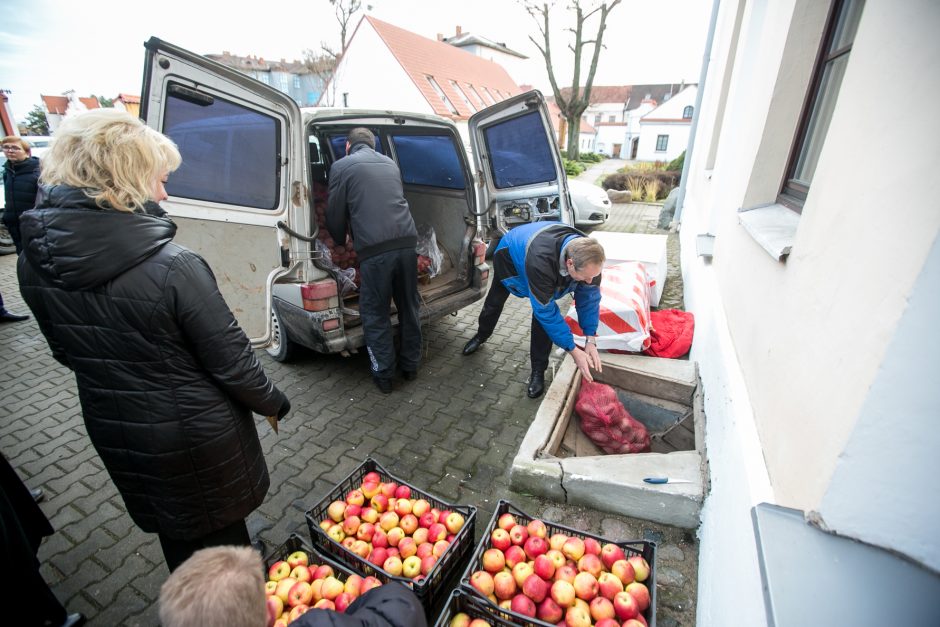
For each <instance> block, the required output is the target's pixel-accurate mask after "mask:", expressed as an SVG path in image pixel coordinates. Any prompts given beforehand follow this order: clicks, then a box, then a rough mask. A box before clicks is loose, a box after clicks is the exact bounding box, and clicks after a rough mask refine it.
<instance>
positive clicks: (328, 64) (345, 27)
mask: <svg viewBox="0 0 940 627" xmlns="http://www.w3.org/2000/svg"><path fill="white" fill-rule="evenodd" d="M327 1H328V2H329V3H330V4H331V5H332V6H333V13H334V15H335V16H336V22H337V24H339V40H340V47H339V50H336V49H335V48H333V47H332V46H330V45H329V44H327V43H326V42H325V41H321V42H320V52H314V51H313V50H309V49H308V50H304V65H306V66H307V69H309V70H310V72H311V73H312V74H313V75H314V76H316V77H317V78H318V79H319V80H320V84H321V85H322V86H323V89H324V91H325V92H326V93H324V94H323V96H321V98H320V102H321V103H322V104H324V105H326V106H330V107H331V106H333V105H334V104H336V103H335V102H334V101H335V100H336V98H335V96H336V94H335V93H332V91H331V90H330V89H329V86H330V85H331V79H332V78H333V72H334V71H335V70H336V65H337V64H338V63H339V58H340V56H342V54H343V53H344V52H346V46H347V45H348V43H349V41H348V39H347V37H348V35H349V26H350V23H351V22H352V18H353V15H355V14H356V13H358V12H359V10H360V9H361V8H362V0H327ZM366 8H367V9H371V8H372V6H371V5H366Z"/></svg>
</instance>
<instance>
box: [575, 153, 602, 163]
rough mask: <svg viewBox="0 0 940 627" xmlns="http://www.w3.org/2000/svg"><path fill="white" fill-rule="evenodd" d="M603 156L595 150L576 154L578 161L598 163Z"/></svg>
mask: <svg viewBox="0 0 940 627" xmlns="http://www.w3.org/2000/svg"><path fill="white" fill-rule="evenodd" d="M605 158H606V157H604V155H599V154H597V153H596V152H583V153H581V154H580V155H578V161H583V162H584V163H600V162H601V161H603V160H604V159H605Z"/></svg>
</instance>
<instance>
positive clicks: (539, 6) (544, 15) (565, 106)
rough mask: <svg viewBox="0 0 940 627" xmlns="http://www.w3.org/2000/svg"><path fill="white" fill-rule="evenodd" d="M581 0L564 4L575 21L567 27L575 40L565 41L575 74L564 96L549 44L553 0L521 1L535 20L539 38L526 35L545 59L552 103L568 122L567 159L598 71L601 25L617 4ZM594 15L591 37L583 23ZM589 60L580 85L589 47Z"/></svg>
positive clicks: (573, 155) (574, 145) (614, 0)
mask: <svg viewBox="0 0 940 627" xmlns="http://www.w3.org/2000/svg"><path fill="white" fill-rule="evenodd" d="M582 4H583V2H582V0H569V3H568V5H567V6H566V7H565V8H566V9H568V10H569V11H574V13H575V22H574V27H573V28H568V29H566V30H567V31H569V32H570V33H572V34H573V35H574V43H573V44H569V45H568V49H569V50H570V51H571V52H572V53H573V54H574V76H572V78H571V93H570V94H569V95H568V97H565V96H563V95H562V93H561V89H559V87H558V81H557V80H556V78H555V69H554V67H552V47H551V43H552V42H551V38H550V33H551V30H550V28H549V25H550V22H549V10H550V9H551V8H552V7H553V6H554V5H555V2H532V1H529V0H523V1H522V5H523V7H525V10H526V11H527V12H528V13H529V15H531V16H532V18H533V19H534V20H535V22H536V24H538V28H539V34H540V35H541V38H540V39H536V38H535V37H533V36H530V37H529V39H530V40H531V41H532V43H534V44H535V47H536V48H538V50H539V52H540V53H541V54H542V58H543V59H544V60H545V69H546V71H547V72H548V80H549V82H550V83H551V86H552V94H553V95H554V96H555V104H557V105H558V108H559V109H561V113H562V115H563V116H564V118H565V122H566V123H567V126H568V141H567V149H566V151H565V152H566V156H567V157H568V159H577V158H578V139H579V135H580V131H581V114H582V113H584V110H585V109H587V107H588V105H589V104H590V99H591V87H592V86H593V84H594V73H595V72H596V71H597V60H598V59H599V58H600V54H601V48H603V47H604V45H603V42H604V29H606V28H607V16H608V15H610V12H611V11H613V9H614V7H616V6H617V5H618V4H620V0H612V1H611V2H601V3H600V4H597V5H595V6H592V7H582V6H581V5H582ZM595 15H596V16H597V18H598V23H597V34H596V35H595V36H594V38H593V39H590V38H589V37H590V34H585V23H586V22H588V20H590V19H591V18H593V17H594V16H595ZM585 37H588V39H586V38H585ZM592 46H593V51H592V52H591V64H590V66H589V68H588V72H587V78H586V80H585V81H584V85H583V86H582V85H581V64H582V60H581V59H582V55H583V54H585V53H586V52H588V51H589V50H591V47H592Z"/></svg>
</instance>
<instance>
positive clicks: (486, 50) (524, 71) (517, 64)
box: [458, 44, 530, 85]
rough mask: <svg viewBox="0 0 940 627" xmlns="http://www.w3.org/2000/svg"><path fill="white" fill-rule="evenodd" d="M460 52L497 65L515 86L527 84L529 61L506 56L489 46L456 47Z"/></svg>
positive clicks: (509, 55)
mask: <svg viewBox="0 0 940 627" xmlns="http://www.w3.org/2000/svg"><path fill="white" fill-rule="evenodd" d="M458 47H459V48H460V49H461V50H463V51H465V52H469V53H470V54H473V55H476V56H478V57H480V58H483V59H486V60H488V61H492V62H494V63H497V64H499V65H501V66H503V68H504V69H505V70H506V72H508V73H509V76H510V77H511V78H512V80H513V81H515V83H516V85H523V84H526V83H528V82H529V74H530V71H529V59H522V58H520V57H517V56H516V55H514V54H506V53H505V52H501V51H499V50H496V49H494V48H490V47H489V46H481V45H479V44H472V45H469V46H458Z"/></svg>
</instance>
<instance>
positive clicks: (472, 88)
mask: <svg viewBox="0 0 940 627" xmlns="http://www.w3.org/2000/svg"><path fill="white" fill-rule="evenodd" d="M467 87H469V88H470V91H471V92H472V93H473V95H474V96H475V97H476V99H477V101H478V102H479V103H480V107H481V108H483V109H485V108H486V103H485V102H484V101H483V97H482V96H480V92H478V91H477V88H476V87H474V86H473V85H471V84H470V83H467Z"/></svg>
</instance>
